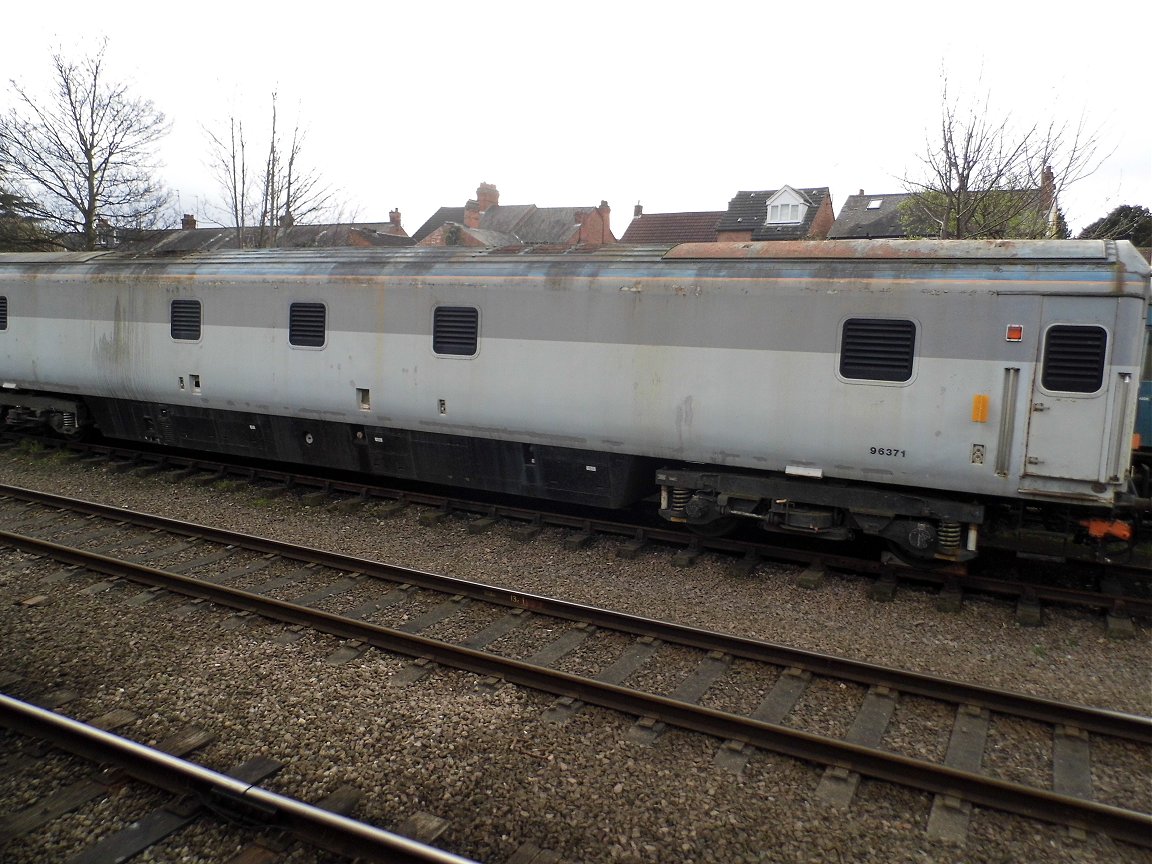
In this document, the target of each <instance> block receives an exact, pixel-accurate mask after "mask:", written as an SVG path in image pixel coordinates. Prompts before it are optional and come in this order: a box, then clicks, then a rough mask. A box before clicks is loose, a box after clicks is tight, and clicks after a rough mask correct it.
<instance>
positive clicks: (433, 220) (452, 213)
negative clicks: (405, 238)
mask: <svg viewBox="0 0 1152 864" xmlns="http://www.w3.org/2000/svg"><path fill="white" fill-rule="evenodd" d="M445 222H456V223H459V224H461V225H463V224H464V208H463V207H441V208H440V209H439V210H437V211H436V212H435V213H433V214H432V215H431V216H429V217H428V218H427V220H425V222H424V224H423V225H421V226H420V227H419V228H418V229H416V233H415V234H413V235H412V239H413V240H414V241H415V242H416V243H419V242H420V241H421V240H423V239H424V238H425V237H427V236H428V235H429V234H431V233H432V232H433V231H435V230H436V229H437V228H439V227H440V226H441V225H443V224H444V223H445Z"/></svg>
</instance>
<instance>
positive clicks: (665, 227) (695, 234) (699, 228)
mask: <svg viewBox="0 0 1152 864" xmlns="http://www.w3.org/2000/svg"><path fill="white" fill-rule="evenodd" d="M723 216H724V211H723V210H704V211H696V212H692V213H644V214H642V215H640V216H637V217H636V218H635V219H633V220H632V222H631V223H630V224H629V225H628V230H627V231H625V232H624V236H623V237H621V238H620V242H621V243H711V242H713V241H715V240H716V225H717V224H718V223H719V222H720V219H721V218H722V217H723Z"/></svg>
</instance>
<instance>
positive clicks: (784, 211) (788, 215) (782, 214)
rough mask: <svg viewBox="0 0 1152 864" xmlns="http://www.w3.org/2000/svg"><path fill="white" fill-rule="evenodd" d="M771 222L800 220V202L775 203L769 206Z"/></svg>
mask: <svg viewBox="0 0 1152 864" xmlns="http://www.w3.org/2000/svg"><path fill="white" fill-rule="evenodd" d="M768 221H769V222H799V221H800V205H799V204H773V205H772V206H771V207H769V208H768Z"/></svg>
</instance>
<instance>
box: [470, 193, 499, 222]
mask: <svg viewBox="0 0 1152 864" xmlns="http://www.w3.org/2000/svg"><path fill="white" fill-rule="evenodd" d="M476 203H477V204H478V205H479V207H480V212H481V213H484V212H485V211H487V210H488V208H489V207H495V206H496V205H497V204H499V203H500V190H498V189H497V188H496V187H495V186H493V185H492V184H491V183H481V184H480V185H479V186H478V187H477V188H476ZM472 227H476V226H472Z"/></svg>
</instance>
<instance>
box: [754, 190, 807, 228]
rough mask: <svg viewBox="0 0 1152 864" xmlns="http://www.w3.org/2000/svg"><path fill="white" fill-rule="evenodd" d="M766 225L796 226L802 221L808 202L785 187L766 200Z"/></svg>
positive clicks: (797, 193) (794, 191)
mask: <svg viewBox="0 0 1152 864" xmlns="http://www.w3.org/2000/svg"><path fill="white" fill-rule="evenodd" d="M767 203H768V212H767V216H768V218H767V219H765V220H764V224H766V225H798V224H799V223H801V222H803V221H804V216H805V214H806V213H807V212H808V205H809V202H808V201H807V200H806V199H805V198H804V196H803V195H801V194H800V193H799V192H797V191H796V190H795V189H793V188H792V187H791V186H785V187H784V188H783V189H781V190H779V191H778V192H777V193H776V194H775V195H773V196H772V197H771V198H769V199H768V202H767Z"/></svg>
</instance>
